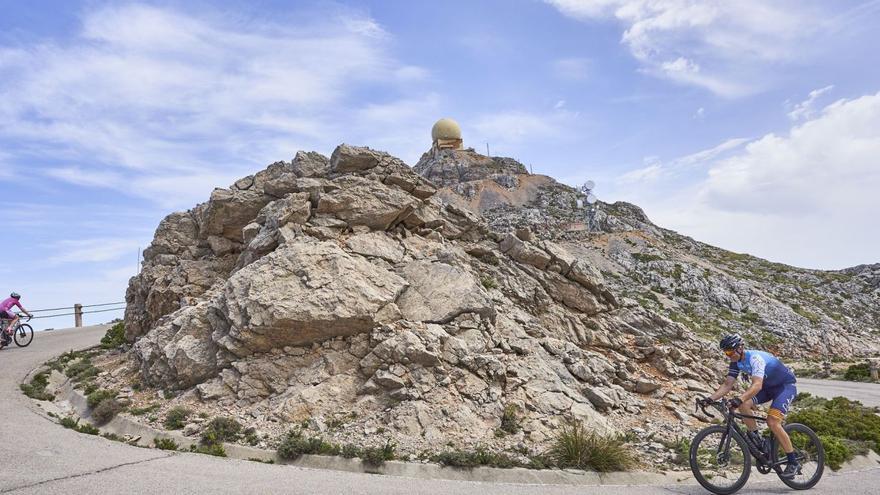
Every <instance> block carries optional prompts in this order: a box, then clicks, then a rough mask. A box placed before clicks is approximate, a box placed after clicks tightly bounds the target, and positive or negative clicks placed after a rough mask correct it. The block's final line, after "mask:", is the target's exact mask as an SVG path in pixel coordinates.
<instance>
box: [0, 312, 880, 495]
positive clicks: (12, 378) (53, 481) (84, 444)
mask: <svg viewBox="0 0 880 495" xmlns="http://www.w3.org/2000/svg"><path fill="white" fill-rule="evenodd" d="M105 328H106V327H89V328H84V329H77V330H57V331H54V332H47V333H43V332H40V333H38V334H37V335H36V337H35V338H34V342H33V343H32V344H31V346H30V347H27V348H25V349H19V348H12V349H6V350H3V351H0V369H2V372H0V414H2V417H3V418H4V421H2V422H0V459H2V460H3V467H2V468H0V494H4V493H15V494H25V493H40V494H55V493H57V494H64V495H72V494H94V493H102V494H103V493H126V494H148V493H156V494H159V493H161V494H166V493H181V494H224V493H260V494H264V493H290V494H299V493H302V494H401V495H404V494H405V495H416V494H429V493H431V494H462V493H478V494H480V495H519V494H523V495H525V494H548V495H568V494H570V495H575V494H578V495H583V494H602V495H607V494H608V493H615V494H627V495H636V494H669V493H674V494H698V493H707V492H705V491H704V490H703V489H702V488H700V487H699V486H696V485H688V486H682V485H678V486H668V487H663V486H607V485H606V486H565V485H522V484H501V483H477V482H463V481H445V480H424V479H411V478H401V477H392V476H379V475H369V474H356V473H345V472H339V471H324V470H316V469H305V468H298V467H293V466H284V465H267V464H260V463H256V462H249V461H238V460H232V459H222V458H216V457H210V456H205V455H199V454H189V453H169V452H165V451H159V450H153V449H144V448H138V447H132V446H128V445H124V444H120V443H117V442H111V441H109V440H105V439H103V438H99V437H94V436H90V435H82V434H79V433H76V432H73V431H71V430H65V429H63V428H62V427H60V426H59V425H57V424H55V423H54V422H53V421H51V420H50V419H49V418H46V417H44V416H42V415H40V414H39V413H38V412H37V410H38V408H37V406H36V405H35V404H34V403H33V402H32V401H31V400H30V399H28V398H27V397H25V396H24V395H23V394H22V393H21V392H20V391H19V389H18V385H19V383H21V380H22V379H23V378H24V377H25V375H26V374H27V373H28V372H29V371H30V370H31V369H33V368H34V367H36V366H38V365H39V364H40V363H43V362H44V361H46V360H48V359H50V358H51V357H54V356H56V355H58V354H60V353H62V352H64V351H66V350H69V349H74V348H82V347H86V346H88V345H91V344H94V343H97V341H98V340H99V339H100V337H101V335H103V332H104V329H105ZM878 486H880V469H878V468H872V469H868V470H864V471H852V472H847V473H843V474H826V476H825V477H824V478H823V480H822V481H821V482H820V483H819V485H818V486H817V487H816V488H814V489H813V490H811V491H810V493H811V494H828V495H832V494H833V495H840V494H841V493H846V494H847V495H855V494H869V493H878V489H877V487H878ZM790 491H791V490H790V489H789V488H787V487H786V486H785V485H783V484H782V483H781V482H780V481H779V480H778V479H773V478H772V477H769V476H768V477H760V476H755V477H753V478H752V479H751V480H750V482H749V484H748V485H746V487H745V488H744V489H743V490H742V491H740V492H739V493H743V494H755V493H786V492H790Z"/></svg>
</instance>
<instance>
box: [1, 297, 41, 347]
mask: <svg viewBox="0 0 880 495" xmlns="http://www.w3.org/2000/svg"><path fill="white" fill-rule="evenodd" d="M19 299H21V296H20V295H19V294H16V293H15V292H13V293H12V294H9V297H7V298H6V299H4V300H3V301H2V302H0V318H3V319H5V320H10V322H9V326H7V327H6V328H5V329H4V332H3V335H2V341H0V349H2V348H3V347H5V346H6V345H8V344H9V341H10V340H11V338H10V335H12V329H13V328H15V323H16V322H17V321H18V315H17V314H15V313H13V312H12V308H13V306H18V309H20V310H22V311H24V313H25V314H26V315H28V316H33V315H32V314H31V313H30V312H28V310H26V309H24V306H22V305H21V303H20V302H19Z"/></svg>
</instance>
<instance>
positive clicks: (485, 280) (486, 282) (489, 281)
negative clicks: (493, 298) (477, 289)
mask: <svg viewBox="0 0 880 495" xmlns="http://www.w3.org/2000/svg"><path fill="white" fill-rule="evenodd" d="M480 283H481V284H483V287H484V288H485V289H486V290H489V289H495V288H497V287H498V282H496V281H495V279H494V278H492V277H490V276H488V275H487V276H484V277H480Z"/></svg>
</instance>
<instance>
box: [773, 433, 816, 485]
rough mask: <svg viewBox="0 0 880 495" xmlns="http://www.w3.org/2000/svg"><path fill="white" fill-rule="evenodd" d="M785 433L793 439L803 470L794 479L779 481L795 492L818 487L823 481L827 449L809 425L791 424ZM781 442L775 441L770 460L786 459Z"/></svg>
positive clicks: (795, 451) (792, 443) (792, 442)
mask: <svg viewBox="0 0 880 495" xmlns="http://www.w3.org/2000/svg"><path fill="white" fill-rule="evenodd" d="M785 432H786V433H788V436H789V438H791V445H792V446H793V447H794V453H795V455H796V456H797V458H798V462H800V463H801V469H800V471H798V474H797V475H795V477H794V478H793V479H790V480H787V479H784V478H782V477H780V478H779V479H781V480H782V482H783V483H785V484H786V485H788V486H789V487H791V488H794V489H795V490H807V489H810V488H813V487H814V486H816V483H818V482H819V480H820V479H822V473H823V472H824V471H825V447H823V446H822V441H821V440H819V436H818V435H816V432H814V431H813V430H811V429H810V427H809V426H807V425H802V424H800V423H791V424H787V425H785ZM779 447H780V446H779V442H778V441H776V440H774V441H773V446H772V447H771V448H770V458H771V459H776V460H777V461H780V460H782V459H784V458H785V453H784V452H783V451H782V449H781V448H779Z"/></svg>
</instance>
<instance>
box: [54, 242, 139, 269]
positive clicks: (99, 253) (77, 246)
mask: <svg viewBox="0 0 880 495" xmlns="http://www.w3.org/2000/svg"><path fill="white" fill-rule="evenodd" d="M139 246H141V243H140V242H139V241H138V239H119V238H94V239H76V240H64V241H58V242H57V243H55V244H54V245H53V246H52V247H53V248H54V250H55V252H56V253H55V254H54V255H52V256H50V257H49V259H48V262H49V263H52V264H59V263H91V262H107V261H115V260H118V259H119V258H121V257H123V256H130V257H131V258H132V259H134V257H135V255H136V254H137V250H138V247H139Z"/></svg>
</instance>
